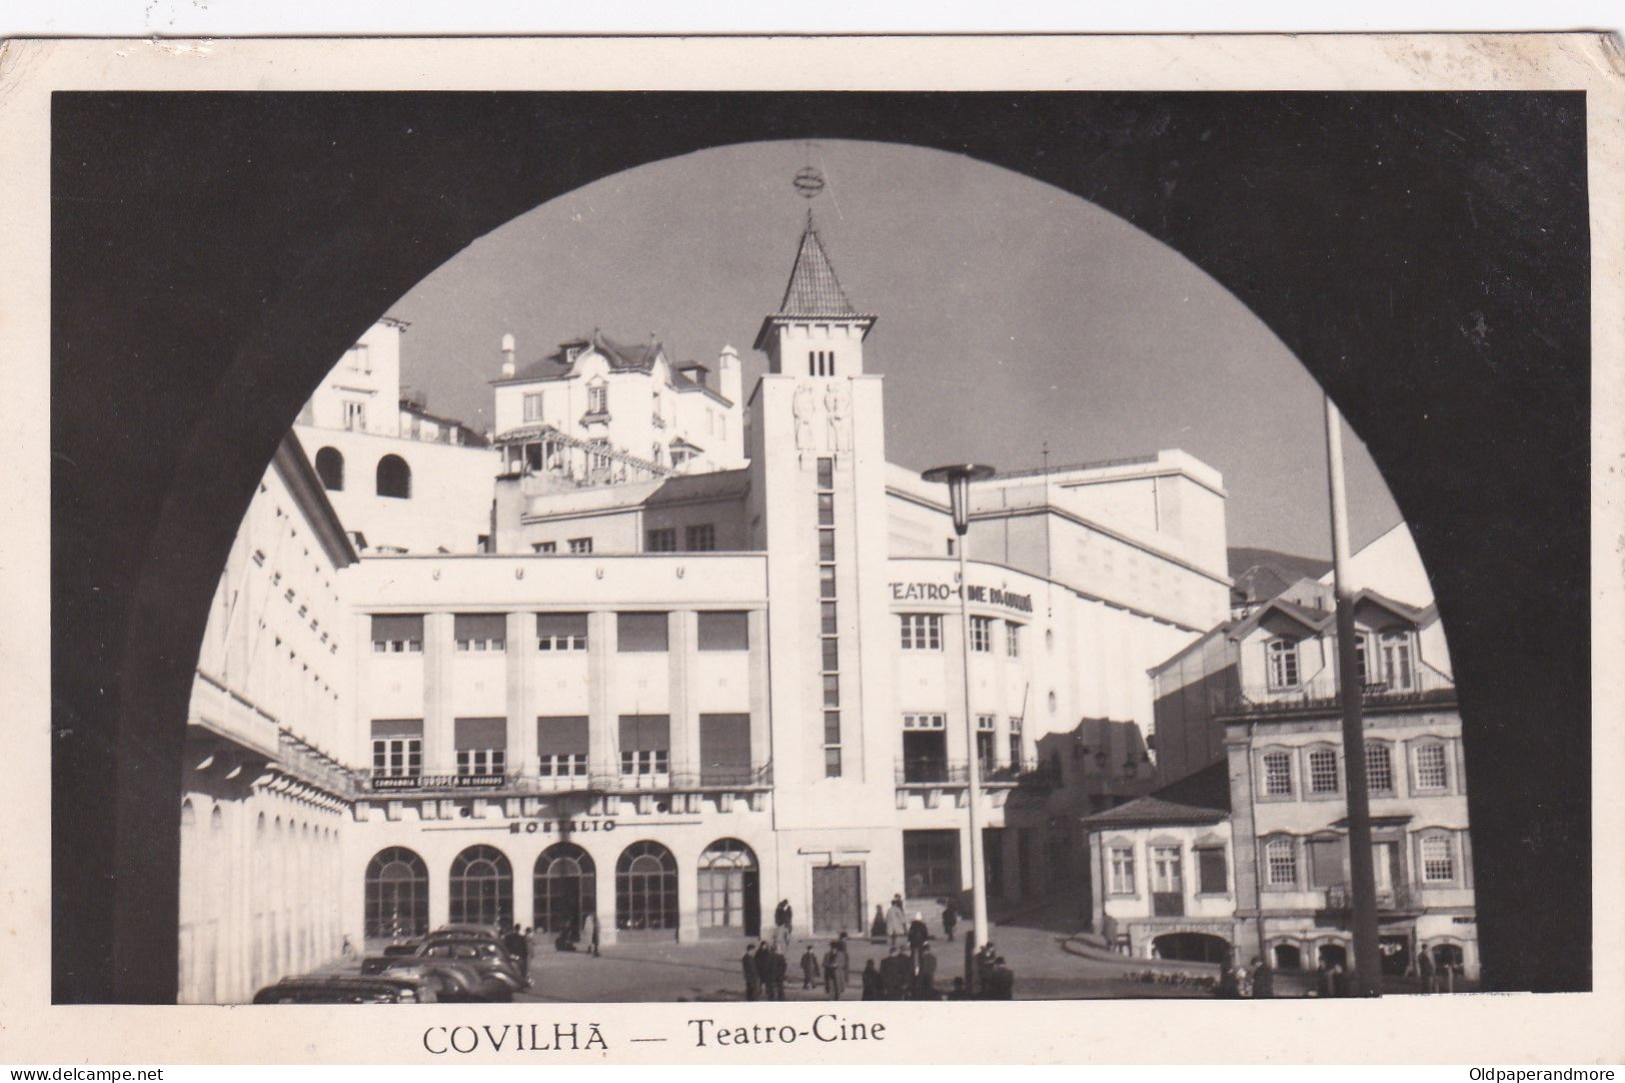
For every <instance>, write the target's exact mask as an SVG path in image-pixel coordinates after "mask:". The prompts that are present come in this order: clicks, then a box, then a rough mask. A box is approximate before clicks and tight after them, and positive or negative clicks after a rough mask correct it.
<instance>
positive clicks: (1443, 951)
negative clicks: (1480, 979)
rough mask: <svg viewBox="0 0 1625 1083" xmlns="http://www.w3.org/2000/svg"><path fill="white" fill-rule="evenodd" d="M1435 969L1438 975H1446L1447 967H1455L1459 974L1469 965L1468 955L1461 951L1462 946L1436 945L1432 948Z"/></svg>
mask: <svg viewBox="0 0 1625 1083" xmlns="http://www.w3.org/2000/svg"><path fill="white" fill-rule="evenodd" d="M1431 950H1432V952H1433V969H1434V971H1435V972H1436V973H1440V974H1442V973H1444V971H1445V968H1446V967H1453V968H1455V971H1456V973H1457V974H1460V973H1461V972H1462V968H1463V967H1464V966H1465V965H1466V963H1467V956H1466V953H1465V952H1463V951H1462V950H1461V945H1460V944H1449V943H1445V944H1435V945H1433V947H1432V949H1431Z"/></svg>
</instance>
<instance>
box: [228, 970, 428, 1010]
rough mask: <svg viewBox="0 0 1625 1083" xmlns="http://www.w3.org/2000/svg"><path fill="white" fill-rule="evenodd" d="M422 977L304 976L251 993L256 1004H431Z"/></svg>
mask: <svg viewBox="0 0 1625 1083" xmlns="http://www.w3.org/2000/svg"><path fill="white" fill-rule="evenodd" d="M434 1002H435V991H434V987H433V983H432V982H430V981H429V980H428V979H427V978H426V977H425V976H422V975H410V974H403V975H399V976H388V977H385V976H376V977H373V976H368V977H364V976H361V975H355V974H321V975H306V976H304V977H298V978H283V979H282V980H281V981H279V982H277V983H276V984H275V985H267V986H266V987H265V988H263V989H261V990H260V991H259V992H257V993H255V994H254V1003H255V1004H433V1003H434Z"/></svg>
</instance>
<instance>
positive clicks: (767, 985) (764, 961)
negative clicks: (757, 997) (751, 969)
mask: <svg viewBox="0 0 1625 1083" xmlns="http://www.w3.org/2000/svg"><path fill="white" fill-rule="evenodd" d="M756 981H757V983H758V984H759V985H760V986H761V990H762V999H763V1000H772V999H773V949H772V948H771V947H770V946H769V944H768V942H767V941H765V940H764V941H762V942H761V943H760V944H757V945H756Z"/></svg>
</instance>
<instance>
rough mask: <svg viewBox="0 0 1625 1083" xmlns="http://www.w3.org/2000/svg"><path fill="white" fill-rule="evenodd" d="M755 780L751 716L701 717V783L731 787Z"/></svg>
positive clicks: (717, 715) (711, 715)
mask: <svg viewBox="0 0 1625 1083" xmlns="http://www.w3.org/2000/svg"><path fill="white" fill-rule="evenodd" d="M752 780H753V778H752V774H751V755H750V715H748V714H702V715H700V783H701V784H702V785H706V786H731V785H743V784H745V783H748V782H751V781H752Z"/></svg>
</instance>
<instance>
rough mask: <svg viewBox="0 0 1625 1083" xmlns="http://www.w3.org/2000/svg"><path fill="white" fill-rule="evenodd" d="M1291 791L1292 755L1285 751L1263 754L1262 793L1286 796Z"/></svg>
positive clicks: (1270, 795)
mask: <svg viewBox="0 0 1625 1083" xmlns="http://www.w3.org/2000/svg"><path fill="white" fill-rule="evenodd" d="M1291 793H1292V756H1291V755H1290V754H1289V753H1286V752H1267V753H1265V754H1264V794H1265V795H1266V796H1268V797H1286V796H1289V795H1291Z"/></svg>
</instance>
